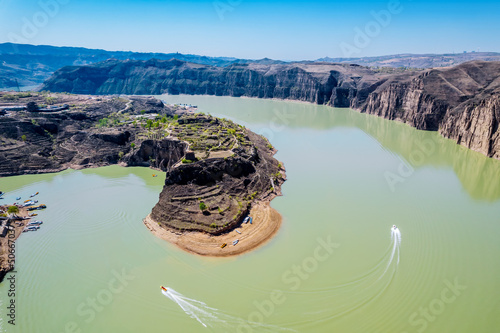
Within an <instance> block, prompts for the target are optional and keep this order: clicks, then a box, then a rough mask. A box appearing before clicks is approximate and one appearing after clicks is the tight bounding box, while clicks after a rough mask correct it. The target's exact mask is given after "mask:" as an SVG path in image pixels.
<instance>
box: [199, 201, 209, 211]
mask: <svg viewBox="0 0 500 333" xmlns="http://www.w3.org/2000/svg"><path fill="white" fill-rule="evenodd" d="M200 210H201V211H202V212H203V211H205V210H207V205H205V203H204V202H203V201H200Z"/></svg>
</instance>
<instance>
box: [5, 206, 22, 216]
mask: <svg viewBox="0 0 500 333" xmlns="http://www.w3.org/2000/svg"><path fill="white" fill-rule="evenodd" d="M7 213H9V214H17V213H19V208H18V207H17V206H9V208H7Z"/></svg>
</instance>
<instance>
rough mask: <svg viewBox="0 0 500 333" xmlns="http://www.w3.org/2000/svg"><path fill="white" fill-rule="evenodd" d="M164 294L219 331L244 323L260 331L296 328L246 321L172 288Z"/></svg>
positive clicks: (200, 320) (189, 314) (199, 320)
mask: <svg viewBox="0 0 500 333" xmlns="http://www.w3.org/2000/svg"><path fill="white" fill-rule="evenodd" d="M162 293H163V295H165V296H166V297H168V298H169V299H171V300H172V301H174V302H175V303H176V304H177V305H179V307H180V308H181V309H182V310H183V311H184V312H185V313H186V314H187V315H188V316H190V317H191V318H193V319H196V320H197V321H198V322H199V323H200V324H202V325H203V326H204V327H211V328H216V329H217V330H218V331H221V329H224V331H228V330H230V329H232V330H234V328H235V325H244V326H251V327H254V328H258V329H259V332H278V331H292V332H295V331H294V330H291V329H288V328H283V327H279V326H274V325H268V324H264V323H257V322H252V321H246V320H243V319H241V318H238V317H234V316H230V315H228V314H225V313H223V312H222V311H220V310H218V309H215V308H212V307H210V306H208V305H206V304H205V303H203V302H200V301H197V300H195V299H192V298H189V297H186V296H184V295H182V294H181V293H179V292H177V291H175V290H174V289H172V288H167V291H164V290H162Z"/></svg>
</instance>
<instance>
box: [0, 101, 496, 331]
mask: <svg viewBox="0 0 500 333" xmlns="http://www.w3.org/2000/svg"><path fill="white" fill-rule="evenodd" d="M162 99H165V100H166V101H167V102H169V103H191V104H194V105H198V107H199V110H200V111H202V112H207V113H211V114H212V115H216V116H224V117H227V118H230V119H233V120H235V121H236V122H238V123H241V124H243V125H245V126H247V127H249V128H250V129H252V130H253V131H255V132H257V133H261V134H263V135H265V136H266V137H268V138H269V139H270V141H271V143H272V144H273V145H274V146H275V147H276V148H277V149H278V151H279V152H278V154H277V155H276V157H277V158H278V159H279V160H281V161H282V162H283V163H284V164H285V167H286V172H287V178H288V180H287V181H286V182H285V184H284V186H283V188H282V190H283V193H284V196H283V197H279V198H276V199H275V200H273V202H272V206H273V207H274V208H275V209H277V210H278V211H279V212H280V213H281V214H282V215H283V218H284V219H283V225H282V228H281V229H280V231H279V233H278V235H277V236H276V237H275V238H273V239H272V240H271V241H270V242H269V243H267V244H265V245H264V246H262V247H260V248H258V249H257V250H255V251H253V252H250V253H248V254H245V255H242V256H239V257H235V258H223V259H215V258H203V257H198V256H194V255H191V254H188V253H185V252H183V251H181V250H179V249H177V248H176V247H174V246H172V245H170V244H168V243H166V242H165V241H162V240H160V239H157V238H156V237H155V236H153V235H152V234H151V233H150V232H149V231H148V230H147V229H146V227H145V226H144V225H143V224H142V219H143V218H144V217H145V216H146V215H147V214H148V213H149V212H150V211H151V209H152V207H153V206H154V204H155V203H156V201H157V199H158V195H159V193H160V191H161V189H162V185H163V182H164V179H165V175H164V174H163V173H160V174H159V176H158V177H156V178H153V177H152V176H151V175H152V174H153V173H158V172H157V171H154V170H151V169H148V168H123V167H119V166H112V167H104V168H98V169H88V170H83V171H73V170H67V171H64V172H61V173H57V174H45V175H26V176H16V177H8V178H2V179H0V189H1V190H2V191H6V192H7V194H6V195H5V196H4V197H5V199H3V200H1V201H2V203H10V202H13V201H14V199H15V197H17V196H21V197H22V198H23V200H25V199H26V197H27V196H29V194H31V193H33V192H36V191H39V192H40V194H39V195H38V197H37V199H38V200H39V201H40V203H45V204H47V206H48V209H46V210H44V211H42V212H40V214H39V216H38V217H39V219H40V220H43V221H44V224H43V225H42V227H41V229H40V230H38V231H36V232H29V233H26V234H23V235H22V236H21V237H20V238H19V240H18V241H17V243H16V273H15V277H16V280H15V286H16V297H15V305H16V319H15V326H13V325H11V324H9V323H8V320H10V318H9V317H6V316H5V313H6V311H7V309H6V307H7V305H8V304H9V302H10V300H11V299H12V298H11V297H8V290H9V287H10V286H9V283H8V282H7V281H4V282H3V283H2V284H1V285H0V300H1V301H2V303H3V304H2V305H1V306H2V311H1V314H2V318H1V322H0V326H1V330H2V331H3V332H23V333H29V332H35V333H38V332H42V333H62V332H144V333H145V332H152V333H154V332H293V331H297V332H398V333H403V332H407V333H411V332H429V333H430V332H499V331H500V289H499V287H500V266H499V259H500V241H499V236H500V161H497V160H492V159H488V158H486V157H484V156H483V155H481V154H479V153H476V152H473V151H470V150H468V149H466V148H463V147H460V146H458V145H456V144H455V143H453V142H452V141H450V140H446V139H443V138H442V137H441V136H440V135H439V134H438V133H435V132H423V131H417V130H415V129H412V128H410V127H408V126H406V125H404V124H400V123H397V122H391V121H387V120H384V119H380V118H377V117H374V116H367V115H363V114H360V113H358V112H355V111H352V110H347V109H332V108H329V107H325V106H316V105H310V104H302V103H295V102H283V101H270V100H256V99H243V98H229V97H210V96H162ZM255 223H258V221H256V222H255ZM393 224H395V225H397V226H398V227H399V231H400V234H398V233H395V232H392V231H391V227H392V225H393ZM399 236H401V237H400V242H399V241H398V238H399ZM117 276H118V277H117ZM160 285H164V286H166V287H169V288H173V289H174V290H175V292H177V293H179V294H182V295H184V296H179V295H178V294H175V292H172V294H169V295H170V296H171V297H166V295H163V294H162V293H161V292H160ZM198 302H204V303H205V304H206V305H203V304H201V303H198ZM197 318H198V319H199V320H197ZM203 324H204V325H203Z"/></svg>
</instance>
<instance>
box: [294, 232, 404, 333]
mask: <svg viewBox="0 0 500 333" xmlns="http://www.w3.org/2000/svg"><path fill="white" fill-rule="evenodd" d="M400 247H401V231H400V230H399V229H398V228H397V227H395V226H393V227H392V228H391V242H390V245H389V247H388V249H387V251H386V252H385V254H384V255H383V257H382V259H381V260H380V261H379V262H378V263H377V264H376V265H375V266H374V267H373V268H371V269H370V270H369V271H368V272H366V273H365V274H364V275H363V276H361V277H358V278H356V279H353V280H351V281H349V282H346V283H342V284H337V285H333V286H329V287H327V288H321V289H315V290H309V291H304V292H302V293H318V294H320V295H321V297H322V299H323V302H329V303H330V304H331V305H330V306H329V307H328V310H324V309H318V308H317V307H316V306H315V304H304V305H303V306H304V308H307V309H309V311H305V312H303V313H302V316H297V317H296V321H294V322H291V323H290V324H291V325H293V326H294V327H299V326H300V327H301V328H306V327H307V326H310V325H318V324H319V323H322V322H326V321H329V320H332V319H335V318H339V317H342V316H344V315H346V314H348V313H351V312H354V311H356V310H359V309H361V308H362V307H364V306H366V305H368V304H369V303H371V302H373V301H374V300H375V299H377V298H378V297H379V296H380V295H382V294H383V293H384V291H385V290H387V288H388V287H389V285H390V284H391V282H392V281H393V278H394V276H395V274H396V271H397V268H398V265H399V260H400ZM298 293H301V292H298Z"/></svg>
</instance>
